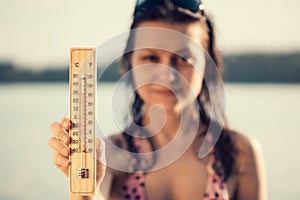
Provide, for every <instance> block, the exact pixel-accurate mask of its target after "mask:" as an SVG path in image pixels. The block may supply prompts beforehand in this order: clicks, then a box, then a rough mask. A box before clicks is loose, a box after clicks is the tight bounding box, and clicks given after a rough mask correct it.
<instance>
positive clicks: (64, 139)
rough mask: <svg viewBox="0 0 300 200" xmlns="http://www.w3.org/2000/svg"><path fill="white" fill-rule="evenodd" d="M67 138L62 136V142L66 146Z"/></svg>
mask: <svg viewBox="0 0 300 200" xmlns="http://www.w3.org/2000/svg"><path fill="white" fill-rule="evenodd" d="M68 139H69V138H68V137H67V136H66V135H64V136H63V138H62V141H63V142H64V143H65V144H66V143H67V142H68Z"/></svg>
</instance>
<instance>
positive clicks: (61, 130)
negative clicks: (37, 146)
mask: <svg viewBox="0 0 300 200" xmlns="http://www.w3.org/2000/svg"><path fill="white" fill-rule="evenodd" d="M70 128H71V122H70V120H69V119H68V118H66V117H64V118H63V119H62V121H61V123H59V122H54V123H52V124H51V126H50V129H51V132H52V133H53V134H54V135H55V136H54V137H52V138H50V139H49V141H48V144H49V146H50V147H51V148H52V149H54V153H53V158H52V159H53V163H54V165H55V166H56V167H57V168H59V169H60V170H61V171H62V172H63V173H64V174H65V175H66V176H67V177H69V166H70V164H71V163H70V161H69V156H70V148H69V144H70V139H71V138H70V136H69V134H68V131H69V130H70ZM104 149H105V147H104V142H101V140H100V139H96V155H97V157H96V158H97V173H96V174H97V186H99V184H100V183H101V182H102V180H103V177H104V175H105V170H106V166H105V165H104V164H102V163H101V162H100V161H103V160H104V159H105V158H104V157H105V155H104V154H105V153H104Z"/></svg>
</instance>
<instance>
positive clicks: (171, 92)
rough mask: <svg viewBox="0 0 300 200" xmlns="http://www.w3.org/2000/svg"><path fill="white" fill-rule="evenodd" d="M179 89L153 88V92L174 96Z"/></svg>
mask: <svg viewBox="0 0 300 200" xmlns="http://www.w3.org/2000/svg"><path fill="white" fill-rule="evenodd" d="M180 91H181V90H178V89H177V90H169V89H154V90H153V92H155V93H157V94H160V95H165V96H175V95H176V94H178V93H180Z"/></svg>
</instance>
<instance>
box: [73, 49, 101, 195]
mask: <svg viewBox="0 0 300 200" xmlns="http://www.w3.org/2000/svg"><path fill="white" fill-rule="evenodd" d="M70 53H71V60H70V118H71V122H72V127H71V130H70V132H69V133H70V137H71V142H70V150H71V155H70V161H71V166H70V174H69V175H70V192H71V193H73V194H78V195H84V196H87V195H93V194H94V192H95V187H96V160H95V120H96V118H95V107H96V105H95V102H96V101H95V97H96V56H95V49H93V48H72V49H71V50H70Z"/></svg>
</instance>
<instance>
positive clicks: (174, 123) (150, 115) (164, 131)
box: [142, 106, 199, 142]
mask: <svg viewBox="0 0 300 200" xmlns="http://www.w3.org/2000/svg"><path fill="white" fill-rule="evenodd" d="M144 113H145V115H144V118H143V119H142V125H143V126H146V127H147V129H148V130H149V131H150V132H151V133H152V134H153V136H154V137H157V138H161V139H164V140H166V142H170V141H171V140H172V139H173V138H174V137H175V135H176V134H177V133H178V131H179V129H182V126H183V127H190V126H199V115H198V112H197V111H196V109H195V108H186V109H185V110H184V111H183V112H180V111H178V110H176V109H169V110H166V109H163V108H162V107H159V106H155V107H152V108H151V109H149V108H148V109H147V108H145V110H144ZM195 122H196V123H195ZM183 129H185V128H183ZM196 129H197V128H196ZM181 131H182V130H181ZM159 140H160V139H159Z"/></svg>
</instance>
